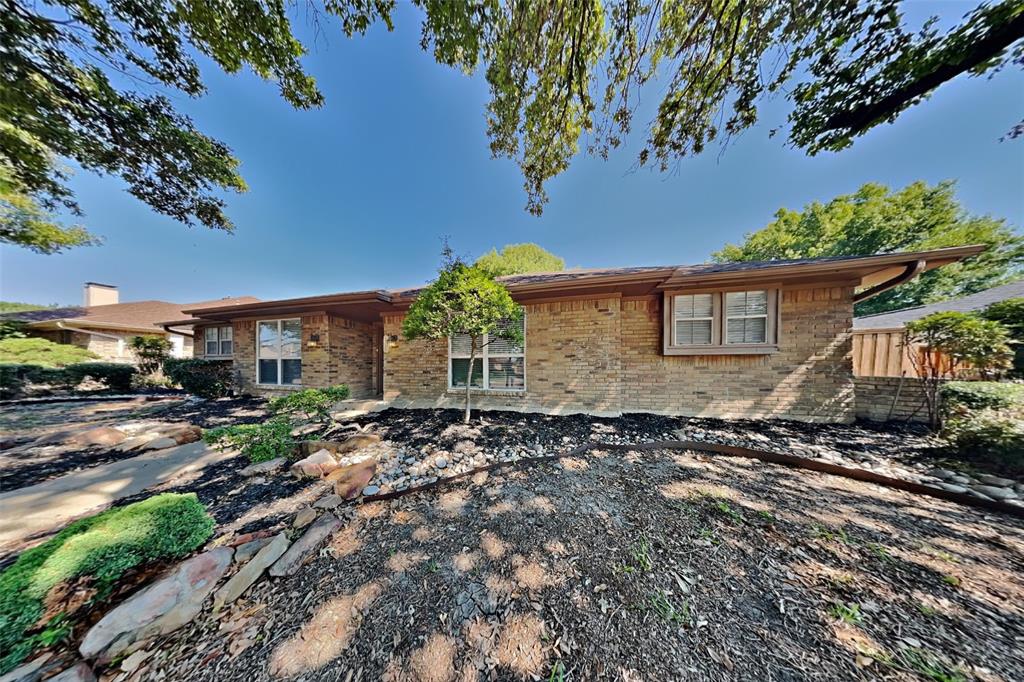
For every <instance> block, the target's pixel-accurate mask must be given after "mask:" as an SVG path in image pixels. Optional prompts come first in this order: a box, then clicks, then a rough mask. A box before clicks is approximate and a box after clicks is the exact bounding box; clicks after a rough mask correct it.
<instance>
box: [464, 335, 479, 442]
mask: <svg viewBox="0 0 1024 682" xmlns="http://www.w3.org/2000/svg"><path fill="white" fill-rule="evenodd" d="M474 362H476V337H475V336H471V337H470V338H469V371H468V372H467V373H466V416H465V417H463V419H462V423H463V424H468V423H469V400H470V397H471V396H472V395H473V363H474Z"/></svg>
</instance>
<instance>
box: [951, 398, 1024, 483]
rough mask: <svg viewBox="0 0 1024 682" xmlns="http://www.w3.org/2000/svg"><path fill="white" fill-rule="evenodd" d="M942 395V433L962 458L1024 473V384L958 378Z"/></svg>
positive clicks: (999, 469) (1013, 472)
mask: <svg viewBox="0 0 1024 682" xmlns="http://www.w3.org/2000/svg"><path fill="white" fill-rule="evenodd" d="M942 397H943V403H942V412H943V420H942V432H941V433H942V436H943V438H945V439H946V441H947V442H948V443H949V444H950V445H951V446H952V447H953V448H955V450H956V453H957V456H958V457H959V458H961V459H963V460H965V461H970V462H974V463H977V464H981V465H984V466H985V467H986V468H988V469H991V470H995V471H999V472H1002V473H1006V474H1009V475H1014V476H1015V475H1019V474H1022V473H1024V384H1011V383H996V382H992V381H975V382H965V381H956V382H950V383H949V384H947V385H946V386H944V387H943V390H942Z"/></svg>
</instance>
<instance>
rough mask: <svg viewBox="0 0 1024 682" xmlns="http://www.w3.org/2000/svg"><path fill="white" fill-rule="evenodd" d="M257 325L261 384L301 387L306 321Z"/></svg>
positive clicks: (285, 321)
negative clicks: (303, 326) (303, 335)
mask: <svg viewBox="0 0 1024 682" xmlns="http://www.w3.org/2000/svg"><path fill="white" fill-rule="evenodd" d="M256 326H257V335H256V371H257V373H258V377H257V381H258V383H261V384H276V385H279V386H297V385H299V384H301V383H302V321H301V320H298V319H294V320H266V321H262V322H258V323H257V325H256Z"/></svg>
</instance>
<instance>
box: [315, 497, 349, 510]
mask: <svg viewBox="0 0 1024 682" xmlns="http://www.w3.org/2000/svg"><path fill="white" fill-rule="evenodd" d="M344 501H345V498H344V497H342V496H341V495H335V494H334V493H331V494H330V495H325V496H324V497H321V498H320V499H319V500H317V501H316V502H314V503H313V508H314V509H336V508H338V507H340V506H341V504H342V503H343V502H344Z"/></svg>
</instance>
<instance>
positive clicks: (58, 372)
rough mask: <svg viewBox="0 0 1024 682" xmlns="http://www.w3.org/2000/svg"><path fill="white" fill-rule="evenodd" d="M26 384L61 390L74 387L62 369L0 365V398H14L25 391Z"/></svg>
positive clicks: (69, 377)
mask: <svg viewBox="0 0 1024 682" xmlns="http://www.w3.org/2000/svg"><path fill="white" fill-rule="evenodd" d="M28 384H45V385H47V386H59V387H61V388H73V387H74V383H73V382H72V378H71V376H70V375H69V374H68V372H67V371H66V370H65V368H63V367H42V366H40V365H12V364H0V397H2V398H13V397H16V396H18V395H20V394H21V393H22V392H23V391H24V390H25V386H26V385H28Z"/></svg>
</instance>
